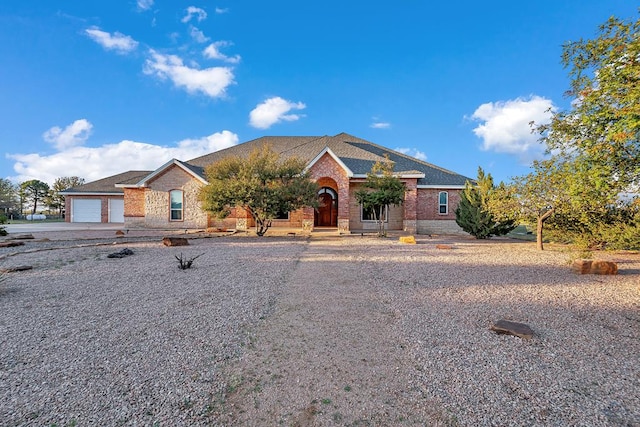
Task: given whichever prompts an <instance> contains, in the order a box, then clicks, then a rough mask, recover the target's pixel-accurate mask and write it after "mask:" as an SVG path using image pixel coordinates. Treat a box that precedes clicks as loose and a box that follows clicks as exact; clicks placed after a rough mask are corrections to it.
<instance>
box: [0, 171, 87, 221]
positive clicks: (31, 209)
mask: <svg viewBox="0 0 640 427" xmlns="http://www.w3.org/2000/svg"><path fill="white" fill-rule="evenodd" d="M84 182H85V181H84V178H79V177H77V176H65V177H60V178H56V179H55V181H54V182H53V185H52V186H49V184H47V183H46V182H43V181H40V180H38V179H31V180H28V181H24V182H22V183H19V184H14V183H13V182H11V181H10V180H9V179H6V178H0V220H4V221H6V220H7V219H10V218H14V219H19V218H23V217H24V216H25V215H28V214H35V213H39V212H45V213H48V214H51V215H59V216H62V214H63V212H64V209H65V206H64V196H62V195H60V192H61V191H64V190H67V189H69V188H71V187H76V186H78V185H82V184H84Z"/></svg>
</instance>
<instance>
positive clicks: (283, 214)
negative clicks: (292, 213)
mask: <svg viewBox="0 0 640 427" xmlns="http://www.w3.org/2000/svg"><path fill="white" fill-rule="evenodd" d="M274 219H289V212H288V211H287V212H284V211H278V213H277V214H276V217H275V218H274Z"/></svg>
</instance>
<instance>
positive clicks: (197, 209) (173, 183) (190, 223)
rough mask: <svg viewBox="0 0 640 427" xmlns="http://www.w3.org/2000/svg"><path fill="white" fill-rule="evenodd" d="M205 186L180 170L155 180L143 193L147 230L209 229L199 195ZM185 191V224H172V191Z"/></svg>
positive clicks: (174, 168) (163, 174) (177, 169)
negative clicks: (170, 207)
mask: <svg viewBox="0 0 640 427" xmlns="http://www.w3.org/2000/svg"><path fill="white" fill-rule="evenodd" d="M202 185H203V184H202V183H201V182H200V181H198V180H196V179H195V178H194V177H193V176H192V175H190V174H188V173H187V172H186V171H184V170H183V169H182V168H180V167H178V166H175V165H174V166H172V167H170V168H169V169H167V170H166V171H165V172H164V173H162V174H160V175H159V176H157V177H155V178H154V179H153V181H151V182H150V183H149V185H148V187H147V188H146V191H145V193H144V204H145V217H146V218H145V222H144V225H145V226H146V227H151V228H178V229H179V228H206V227H207V226H208V215H207V213H206V212H204V211H203V210H202V208H201V204H200V201H199V200H198V193H199V191H200V188H202ZM171 190H182V191H183V206H182V209H183V218H184V220H183V221H170V220H169V215H170V212H169V191H171Z"/></svg>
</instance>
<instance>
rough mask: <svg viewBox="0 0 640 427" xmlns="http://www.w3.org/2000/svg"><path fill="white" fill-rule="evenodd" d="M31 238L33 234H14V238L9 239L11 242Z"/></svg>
mask: <svg viewBox="0 0 640 427" xmlns="http://www.w3.org/2000/svg"><path fill="white" fill-rule="evenodd" d="M33 238H34V237H33V234H16V235H15V236H10V237H9V239H11V240H31V239H33Z"/></svg>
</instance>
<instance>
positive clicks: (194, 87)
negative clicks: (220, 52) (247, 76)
mask: <svg viewBox="0 0 640 427" xmlns="http://www.w3.org/2000/svg"><path fill="white" fill-rule="evenodd" d="M150 54H151V58H150V59H147V61H146V63H145V67H144V73H145V74H147V75H155V76H156V77H158V78H160V79H162V80H164V79H170V80H171V81H172V82H173V84H175V85H176V86H177V87H180V88H183V89H185V90H186V91H187V92H189V93H198V92H201V93H203V94H205V95H207V96H209V97H211V98H221V97H224V95H225V92H226V89H227V87H229V85H231V84H233V83H234V81H233V72H232V69H231V68H229V67H211V68H204V69H198V68H191V67H188V66H186V65H184V63H183V62H182V59H180V58H179V57H178V56H176V55H163V54H161V53H158V52H156V51H154V50H150Z"/></svg>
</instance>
